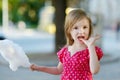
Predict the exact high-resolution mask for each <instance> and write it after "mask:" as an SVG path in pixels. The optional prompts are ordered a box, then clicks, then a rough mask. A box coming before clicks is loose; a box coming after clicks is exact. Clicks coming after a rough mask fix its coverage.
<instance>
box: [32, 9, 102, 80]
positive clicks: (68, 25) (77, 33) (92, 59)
mask: <svg viewBox="0 0 120 80" xmlns="http://www.w3.org/2000/svg"><path fill="white" fill-rule="evenodd" d="M64 29H65V35H66V40H67V44H66V46H64V47H63V48H62V49H61V50H60V51H58V53H57V55H58V58H59V63H58V66H57V67H46V66H37V65H35V64H32V65H31V66H30V69H31V70H33V71H35V70H36V71H42V72H46V73H50V74H55V75H58V74H61V80H93V77H92V75H93V74H96V73H97V72H98V71H99V69H100V64H99V60H100V59H101V58H102V56H103V53H102V50H101V49H100V48H99V47H97V46H95V41H96V40H98V39H99V38H100V36H98V35H96V36H92V22H91V19H90V18H89V17H88V16H87V14H86V13H85V12H84V11H82V10H80V9H75V10H72V11H71V12H69V14H68V15H67V16H66V20H65V26H64Z"/></svg>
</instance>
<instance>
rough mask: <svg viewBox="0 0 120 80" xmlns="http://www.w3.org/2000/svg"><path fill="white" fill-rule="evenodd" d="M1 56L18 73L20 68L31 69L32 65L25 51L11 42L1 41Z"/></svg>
mask: <svg viewBox="0 0 120 80" xmlns="http://www.w3.org/2000/svg"><path fill="white" fill-rule="evenodd" d="M0 54H1V55H2V57H3V58H4V59H5V60H6V61H8V63H9V67H10V69H11V70H12V71H16V70H17V69H18V67H20V66H22V67H29V66H30V65H31V64H30V62H29V59H28V57H27V56H26V55H25V52H24V50H23V49H22V48H21V47H20V46H19V45H17V44H16V43H14V42H12V41H10V40H7V39H5V40H0Z"/></svg>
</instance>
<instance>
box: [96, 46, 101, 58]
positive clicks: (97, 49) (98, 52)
mask: <svg viewBox="0 0 120 80" xmlns="http://www.w3.org/2000/svg"><path fill="white" fill-rule="evenodd" d="M95 50H96V53H97V56H98V60H100V59H101V58H102V57H103V52H102V50H101V48H99V47H97V46H96V47H95Z"/></svg>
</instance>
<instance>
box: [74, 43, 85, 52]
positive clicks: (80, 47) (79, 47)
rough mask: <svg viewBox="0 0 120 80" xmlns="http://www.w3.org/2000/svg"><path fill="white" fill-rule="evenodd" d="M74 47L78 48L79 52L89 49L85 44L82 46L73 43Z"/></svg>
mask: <svg viewBox="0 0 120 80" xmlns="http://www.w3.org/2000/svg"><path fill="white" fill-rule="evenodd" d="M72 47H73V48H77V49H79V50H81V49H85V48H87V46H86V45H85V44H84V43H82V44H80V43H73V45H72Z"/></svg>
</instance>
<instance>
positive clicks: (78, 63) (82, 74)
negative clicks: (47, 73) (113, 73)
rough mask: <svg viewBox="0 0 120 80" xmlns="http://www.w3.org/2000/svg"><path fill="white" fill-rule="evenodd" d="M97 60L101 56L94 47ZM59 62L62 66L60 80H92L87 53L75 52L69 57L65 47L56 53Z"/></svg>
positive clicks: (85, 51) (86, 51)
mask: <svg viewBox="0 0 120 80" xmlns="http://www.w3.org/2000/svg"><path fill="white" fill-rule="evenodd" d="M95 50H96V53H97V56H98V60H100V59H101V58H102V56H103V52H102V50H101V49H100V48H99V47H95ZM57 55H58V58H59V61H60V62H61V63H62V64H63V72H62V75H61V80H92V73H91V72H90V67H89V52H88V49H87V48H86V49H85V50H82V51H78V52H76V53H75V54H74V55H73V56H70V52H69V51H68V48H67V47H63V48H62V49H61V50H60V51H59V52H58V53H57Z"/></svg>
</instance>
